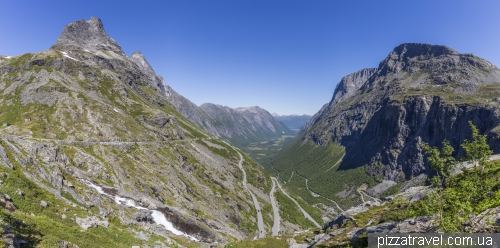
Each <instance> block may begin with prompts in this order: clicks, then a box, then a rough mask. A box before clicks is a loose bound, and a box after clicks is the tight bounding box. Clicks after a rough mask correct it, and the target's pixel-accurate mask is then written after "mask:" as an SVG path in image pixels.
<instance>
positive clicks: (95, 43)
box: [51, 17, 125, 55]
mask: <svg viewBox="0 0 500 248" xmlns="http://www.w3.org/2000/svg"><path fill="white" fill-rule="evenodd" d="M51 48H52V49H58V50H66V51H70V50H86V51H88V52H92V53H95V52H97V51H112V52H114V53H116V54H118V55H125V53H124V52H123V50H122V48H121V47H120V46H119V45H118V43H116V41H115V40H113V39H112V38H111V37H109V36H108V35H107V34H106V31H104V25H103V24H102V21H101V19H99V18H97V17H91V18H90V20H88V21H85V20H83V19H81V20H78V21H76V22H72V23H70V24H68V25H66V26H65V27H64V29H63V31H62V33H61V35H60V36H59V38H58V39H57V41H56V43H55V44H54V45H53V46H52V47H51Z"/></svg>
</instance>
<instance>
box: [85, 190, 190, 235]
mask: <svg viewBox="0 0 500 248" xmlns="http://www.w3.org/2000/svg"><path fill="white" fill-rule="evenodd" d="M85 184H87V185H88V186H90V187H92V188H94V189H95V190H97V192H99V194H101V195H107V196H112V195H110V194H108V193H106V192H104V190H102V187H100V186H97V185H95V184H93V183H92V182H90V181H85ZM115 202H116V204H118V205H125V206H129V207H133V208H136V209H139V210H141V209H143V210H149V211H152V212H153V213H152V214H151V217H152V218H153V221H154V222H155V223H156V224H157V225H162V226H164V227H165V228H166V229H167V230H169V231H171V232H172V233H173V234H175V235H182V236H186V237H188V238H189V239H191V240H194V241H197V242H199V241H200V240H199V239H197V238H195V237H193V236H191V235H188V234H186V233H184V232H182V231H180V230H179V229H177V228H175V227H174V225H173V224H172V222H170V221H168V220H167V218H166V217H165V215H164V214H163V213H162V212H160V211H158V210H151V209H148V208H145V207H141V206H137V204H135V202H134V200H132V199H128V198H125V197H120V196H117V195H115Z"/></svg>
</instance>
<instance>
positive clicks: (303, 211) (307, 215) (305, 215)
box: [271, 177, 321, 228]
mask: <svg viewBox="0 0 500 248" xmlns="http://www.w3.org/2000/svg"><path fill="white" fill-rule="evenodd" d="M271 179H272V180H273V181H275V182H276V183H277V184H278V187H279V188H280V190H281V192H283V194H285V195H286V196H287V197H288V198H290V200H292V201H293V202H294V203H295V204H296V205H297V207H299V209H300V211H302V213H303V214H304V217H306V219H308V220H310V221H311V222H312V223H314V225H315V226H316V227H318V228H321V225H320V224H318V222H316V220H314V219H313V218H312V217H311V215H310V214H309V213H307V212H306V211H305V210H304V209H303V208H302V207H301V206H300V204H299V203H298V202H297V201H296V200H295V199H293V198H292V197H291V196H289V195H288V194H287V193H286V191H285V190H284V189H283V188H282V187H281V184H280V182H278V180H277V179H276V178H274V177H271Z"/></svg>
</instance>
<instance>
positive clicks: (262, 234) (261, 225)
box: [238, 152, 266, 239]
mask: <svg viewBox="0 0 500 248" xmlns="http://www.w3.org/2000/svg"><path fill="white" fill-rule="evenodd" d="M238 155H240V162H238V167H240V170H241V171H242V172H243V187H245V189H247V190H248V192H249V193H250V195H251V196H252V200H253V204H254V205H255V209H256V210H257V227H258V228H259V235H258V236H257V237H258V238H259V239H260V238H264V237H265V236H266V233H265V232H264V220H263V219H262V213H261V209H260V205H259V201H258V200H257V197H255V195H254V194H253V192H252V191H251V190H250V189H249V188H248V187H247V173H246V172H245V170H244V169H243V165H242V163H243V156H241V153H239V152H238Z"/></svg>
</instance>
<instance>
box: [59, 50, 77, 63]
mask: <svg viewBox="0 0 500 248" xmlns="http://www.w3.org/2000/svg"><path fill="white" fill-rule="evenodd" d="M62 54H63V56H64V57H66V58H70V59H72V60H74V61H78V62H81V61H80V60H78V59H75V58H72V57H70V56H69V55H68V53H67V52H62Z"/></svg>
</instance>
